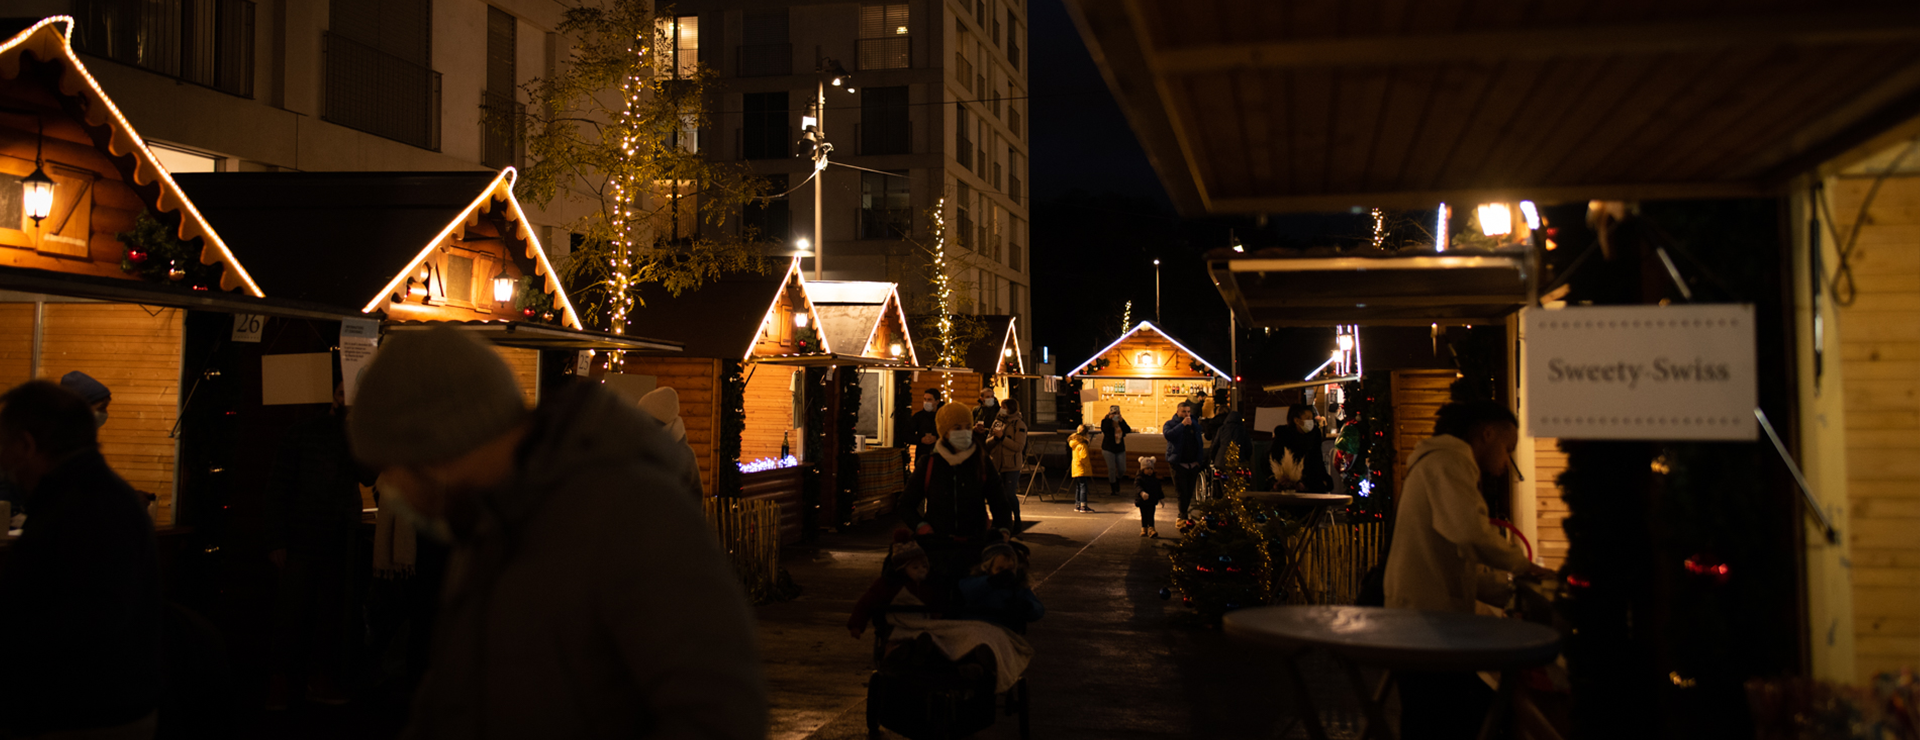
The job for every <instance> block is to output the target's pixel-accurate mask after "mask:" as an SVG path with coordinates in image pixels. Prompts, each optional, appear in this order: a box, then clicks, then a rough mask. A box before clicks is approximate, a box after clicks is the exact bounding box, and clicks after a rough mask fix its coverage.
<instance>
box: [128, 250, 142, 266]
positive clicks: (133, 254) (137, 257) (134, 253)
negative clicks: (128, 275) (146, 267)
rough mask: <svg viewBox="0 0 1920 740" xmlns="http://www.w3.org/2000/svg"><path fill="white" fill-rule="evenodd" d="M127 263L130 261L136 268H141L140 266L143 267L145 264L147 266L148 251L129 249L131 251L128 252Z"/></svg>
mask: <svg viewBox="0 0 1920 740" xmlns="http://www.w3.org/2000/svg"><path fill="white" fill-rule="evenodd" d="M127 261H128V262H132V263H133V264H134V266H135V267H138V266H140V265H143V264H146V262H147V252H146V250H143V249H129V250H127Z"/></svg>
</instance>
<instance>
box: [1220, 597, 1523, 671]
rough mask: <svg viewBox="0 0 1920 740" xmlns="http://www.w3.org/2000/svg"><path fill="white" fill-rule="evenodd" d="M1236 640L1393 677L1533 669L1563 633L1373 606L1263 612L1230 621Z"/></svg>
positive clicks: (1487, 619)
mask: <svg viewBox="0 0 1920 740" xmlns="http://www.w3.org/2000/svg"><path fill="white" fill-rule="evenodd" d="M1224 626H1225V631H1226V633H1227V634H1229V635H1232V636H1234V637H1236V638H1239V639H1242V640H1247V641H1249V642H1255V643H1259V644H1262V645H1267V646H1269V647H1277V648H1281V649H1285V650H1300V649H1304V648H1308V647H1315V646H1318V647H1324V648H1327V649H1328V650H1332V651H1333V652H1336V653H1339V654H1341V655H1344V656H1346V657H1347V658H1349V659H1352V660H1354V661H1355V662H1358V663H1363V664H1367V665H1373V666H1379V667H1382V668H1387V669H1391V670H1423V671H1491V670H1505V669H1513V668H1530V667H1533V666H1538V665H1544V664H1546V663H1549V662H1552V660H1553V659H1554V656H1556V655H1558V654H1559V653H1560V634H1559V633H1558V632H1555V631H1554V630H1553V629H1552V628H1549V627H1545V626H1542V625H1538V624H1534V623H1532V622H1523V621H1520V620H1517V619H1500V618H1498V617H1483V616H1479V615H1475V614H1454V613H1450V612H1429V611H1418V610H1414V609H1385V608H1381V607H1372V606H1263V607H1256V608H1251V609H1241V610H1239V611H1236V612H1232V613H1230V614H1228V615H1227V616H1226V619H1225V622H1224Z"/></svg>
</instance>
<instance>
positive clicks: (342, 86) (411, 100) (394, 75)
mask: <svg viewBox="0 0 1920 740" xmlns="http://www.w3.org/2000/svg"><path fill="white" fill-rule="evenodd" d="M328 17H329V20H330V27H329V29H328V31H327V33H326V37H325V40H326V46H325V50H326V51H325V53H326V75H327V85H326V106H325V109H324V110H323V111H322V113H321V118H324V119H326V120H328V121H331V122H333V123H337V124H340V125H342V126H346V127H347V128H353V129H359V130H361V131H365V132H367V133H370V134H374V135H376V136H384V137H386V138H389V139H393V140H395V141H400V142H403V143H407V144H411V145H413V146H417V147H420V148H422V149H432V150H435V151H438V150H439V149H440V73H439V72H436V71H434V70H433V67H432V64H433V62H432V59H433V5H432V3H431V2H430V1H429V0H333V2H331V3H330V4H329V15H328Z"/></svg>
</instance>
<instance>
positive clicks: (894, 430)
mask: <svg viewBox="0 0 1920 740" xmlns="http://www.w3.org/2000/svg"><path fill="white" fill-rule="evenodd" d="M806 286H807V295H808V297H810V298H812V299H813V305H814V310H815V311H817V312H819V315H820V321H821V326H822V328H823V329H824V331H825V334H826V338H827V341H828V342H829V343H830V344H832V345H833V346H834V347H835V348H837V349H840V350H842V351H849V350H852V349H853V348H855V347H859V348H862V349H861V351H860V353H859V354H860V356H861V357H864V358H866V359H868V360H871V361H875V362H884V363H888V364H885V365H868V366H862V367H858V368H857V372H856V378H857V381H856V382H857V389H858V392H857V394H856V393H852V392H848V391H850V390H851V389H850V388H849V387H848V385H845V384H836V385H835V386H834V389H835V390H836V391H838V392H836V393H834V394H833V396H832V404H831V405H832V408H831V409H830V412H831V413H830V416H831V418H834V419H840V420H843V421H844V420H845V419H846V417H848V416H851V417H852V421H853V430H852V431H853V434H854V435H855V436H856V437H857V438H858V441H856V442H853V444H852V445H851V447H852V451H850V452H845V453H844V454H847V455H851V456H852V458H853V460H854V464H855V465H856V466H857V472H856V473H855V474H854V475H853V476H852V479H851V480H848V479H847V478H846V477H844V476H843V477H842V479H841V480H842V483H843V486H844V487H845V491H846V493H847V499H848V500H847V501H846V502H845V504H844V505H843V507H842V509H843V512H844V515H845V517H846V519H847V520H848V521H860V520H864V519H872V518H875V517H878V516H881V515H884V514H886V513H889V512H891V511H893V504H894V501H895V499H897V498H898V496H899V494H900V493H901V492H902V491H904V490H905V489H906V472H907V465H908V460H909V459H910V458H911V457H912V456H911V455H908V454H907V450H909V449H911V445H912V441H911V440H908V439H905V436H906V434H905V432H903V431H901V429H902V428H903V425H904V423H905V422H906V420H907V419H909V418H911V417H912V415H913V412H914V411H915V410H917V409H918V406H917V404H918V400H917V399H916V398H915V394H914V393H913V391H912V389H911V379H912V377H913V374H914V373H913V371H912V370H908V369H902V368H903V367H910V366H916V365H918V364H919V356H918V354H917V353H916V352H915V351H914V347H913V338H912V336H911V332H910V331H909V330H908V327H907V314H906V311H905V310H904V309H903V308H902V307H901V304H900V292H899V289H898V286H897V285H895V284H894V283H888V282H878V281H841V280H816V281H809V282H807V284H806ZM842 367H844V366H842ZM836 426H838V425H836ZM836 431H838V430H837V429H836ZM836 443H837V446H836V449H842V450H845V449H847V446H846V444H845V443H843V442H840V441H839V440H836Z"/></svg>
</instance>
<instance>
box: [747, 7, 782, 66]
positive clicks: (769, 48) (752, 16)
mask: <svg viewBox="0 0 1920 740" xmlns="http://www.w3.org/2000/svg"><path fill="white" fill-rule="evenodd" d="M740 36H741V40H742V43H741V44H740V76H741V77H768V76H775V75H790V74H793V44H792V43H791V42H789V41H788V36H787V10H786V8H781V9H779V10H749V11H747V14H746V18H745V20H744V22H743V23H742V24H741V34H740Z"/></svg>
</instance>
